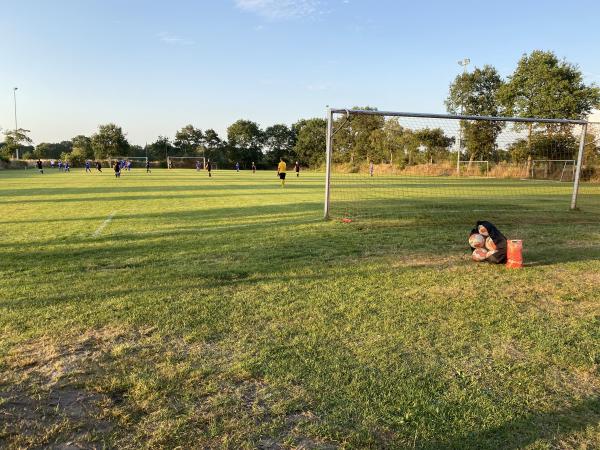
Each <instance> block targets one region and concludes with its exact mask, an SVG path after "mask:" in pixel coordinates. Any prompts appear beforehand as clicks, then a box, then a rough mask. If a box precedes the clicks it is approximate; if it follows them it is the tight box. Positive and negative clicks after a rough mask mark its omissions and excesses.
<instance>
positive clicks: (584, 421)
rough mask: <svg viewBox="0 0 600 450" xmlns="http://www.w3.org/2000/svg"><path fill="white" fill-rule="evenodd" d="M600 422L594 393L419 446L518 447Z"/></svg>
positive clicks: (507, 449)
mask: <svg viewBox="0 0 600 450" xmlns="http://www.w3.org/2000/svg"><path fill="white" fill-rule="evenodd" d="M599 423H600V397H591V398H588V399H585V400H583V401H581V402H579V403H576V404H574V405H573V406H570V407H566V408H563V409H559V410H556V411H550V412H538V413H532V414H529V415H527V416H524V417H522V418H520V419H517V420H514V421H511V422H507V423H505V424H503V425H501V426H499V427H495V428H491V429H487V430H477V431H472V432H470V433H467V434H463V435H460V436H457V437H453V438H450V439H440V440H435V441H429V442H421V444H420V446H418V447H417V448H422V449H503V450H513V449H514V450H516V449H521V448H525V447H527V446H529V445H531V444H534V443H535V442H536V441H538V440H542V441H546V442H548V443H555V445H556V441H557V440H561V439H563V438H565V437H567V436H568V435H569V434H571V433H576V432H578V431H582V430H584V429H585V428H586V427H588V426H594V427H596V428H597V427H598V424H599ZM597 444H598V442H596V443H595V444H592V445H597ZM563 445H565V444H563ZM563 445H559V446H560V447H561V448H568V444H566V445H567V447H563ZM581 448H583V447H581ZM590 448H592V447H590Z"/></svg>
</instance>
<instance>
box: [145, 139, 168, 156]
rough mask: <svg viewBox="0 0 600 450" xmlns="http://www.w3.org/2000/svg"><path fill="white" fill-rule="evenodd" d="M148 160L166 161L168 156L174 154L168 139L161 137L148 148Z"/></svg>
mask: <svg viewBox="0 0 600 450" xmlns="http://www.w3.org/2000/svg"><path fill="white" fill-rule="evenodd" d="M147 150H148V159H150V160H155V161H161V160H164V161H166V159H167V156H168V155H169V154H172V153H173V146H172V145H171V141H170V140H169V138H168V137H165V136H159V137H158V138H157V139H156V141H154V142H152V143H151V144H149V145H148V146H147Z"/></svg>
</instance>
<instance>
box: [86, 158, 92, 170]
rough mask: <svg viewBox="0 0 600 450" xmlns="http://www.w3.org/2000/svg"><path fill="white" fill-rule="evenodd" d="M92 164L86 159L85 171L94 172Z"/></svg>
mask: <svg viewBox="0 0 600 450" xmlns="http://www.w3.org/2000/svg"><path fill="white" fill-rule="evenodd" d="M90 166H91V164H90V160H89V159H86V160H85V173H88V172H89V173H92V169H91V167H90Z"/></svg>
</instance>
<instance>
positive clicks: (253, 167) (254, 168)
mask: <svg viewBox="0 0 600 450" xmlns="http://www.w3.org/2000/svg"><path fill="white" fill-rule="evenodd" d="M252 173H253V174H255V173H256V164H254V161H252Z"/></svg>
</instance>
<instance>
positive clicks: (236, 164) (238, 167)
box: [235, 162, 240, 172]
mask: <svg viewBox="0 0 600 450" xmlns="http://www.w3.org/2000/svg"><path fill="white" fill-rule="evenodd" d="M235 170H236V171H237V172H239V171H240V163H239V162H236V163H235Z"/></svg>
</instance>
